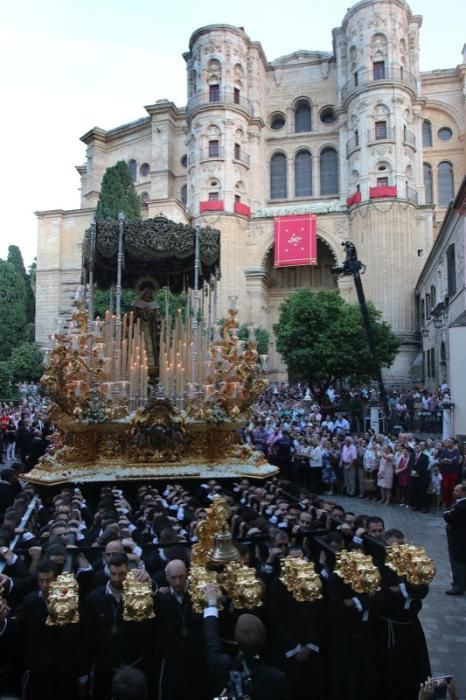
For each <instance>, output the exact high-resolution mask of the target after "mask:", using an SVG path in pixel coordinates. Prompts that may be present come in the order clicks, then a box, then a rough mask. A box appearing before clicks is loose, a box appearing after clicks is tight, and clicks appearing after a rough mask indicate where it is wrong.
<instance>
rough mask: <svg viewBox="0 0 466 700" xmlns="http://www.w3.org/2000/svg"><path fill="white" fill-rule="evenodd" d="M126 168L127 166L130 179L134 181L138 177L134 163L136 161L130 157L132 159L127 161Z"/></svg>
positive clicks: (136, 166) (136, 165)
mask: <svg viewBox="0 0 466 700" xmlns="http://www.w3.org/2000/svg"><path fill="white" fill-rule="evenodd" d="M128 168H129V172H130V174H131V179H132V181H133V182H136V180H137V179H138V164H137V163H136V161H135V160H134V158H132V159H131V160H130V161H129V162H128Z"/></svg>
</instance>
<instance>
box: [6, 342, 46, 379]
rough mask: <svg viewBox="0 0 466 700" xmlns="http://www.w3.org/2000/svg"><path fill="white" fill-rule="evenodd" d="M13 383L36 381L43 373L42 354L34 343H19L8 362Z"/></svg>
mask: <svg viewBox="0 0 466 700" xmlns="http://www.w3.org/2000/svg"><path fill="white" fill-rule="evenodd" d="M8 364H9V365H10V367H11V370H12V372H13V377H14V380H15V382H24V381H33V382H36V381H38V380H39V379H40V378H41V376H42V373H43V371H44V366H43V358H42V353H41V351H40V348H39V346H38V345H37V344H36V343H28V342H26V343H21V345H18V347H16V348H14V350H13V352H12V353H11V357H10V359H9V361H8Z"/></svg>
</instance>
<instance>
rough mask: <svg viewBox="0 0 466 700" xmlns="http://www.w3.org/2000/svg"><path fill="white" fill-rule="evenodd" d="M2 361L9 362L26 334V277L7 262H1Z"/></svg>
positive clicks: (0, 355)
mask: <svg viewBox="0 0 466 700" xmlns="http://www.w3.org/2000/svg"><path fill="white" fill-rule="evenodd" d="M0 319H1V320H2V333H1V335H0V361H1V360H7V359H8V358H9V357H10V355H11V352H12V350H13V348H15V347H17V346H18V345H19V344H20V343H21V342H22V341H23V340H24V337H25V333H26V322H27V318H26V285H25V282H24V276H23V275H22V274H21V273H20V272H19V271H18V269H17V268H16V267H15V265H13V264H12V263H10V262H7V261H6V260H0Z"/></svg>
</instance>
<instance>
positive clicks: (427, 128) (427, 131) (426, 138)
mask: <svg viewBox="0 0 466 700" xmlns="http://www.w3.org/2000/svg"><path fill="white" fill-rule="evenodd" d="M422 145H423V146H424V147H426V146H432V124H431V123H430V121H429V120H428V119H424V121H423V122H422Z"/></svg>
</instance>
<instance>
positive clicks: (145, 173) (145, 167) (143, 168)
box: [139, 163, 150, 177]
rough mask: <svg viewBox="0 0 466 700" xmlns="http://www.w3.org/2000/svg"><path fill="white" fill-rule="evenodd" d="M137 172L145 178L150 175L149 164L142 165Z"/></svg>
mask: <svg viewBox="0 0 466 700" xmlns="http://www.w3.org/2000/svg"><path fill="white" fill-rule="evenodd" d="M139 172H140V173H141V175H142V177H147V176H148V175H149V173H150V165H149V163H143V164H142V165H141V167H140V168H139Z"/></svg>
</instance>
